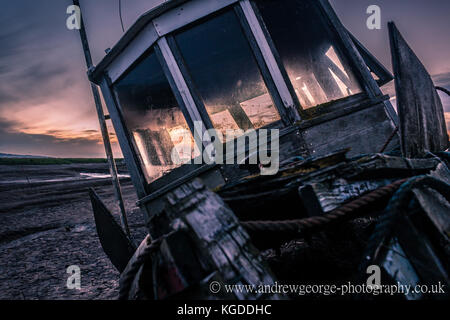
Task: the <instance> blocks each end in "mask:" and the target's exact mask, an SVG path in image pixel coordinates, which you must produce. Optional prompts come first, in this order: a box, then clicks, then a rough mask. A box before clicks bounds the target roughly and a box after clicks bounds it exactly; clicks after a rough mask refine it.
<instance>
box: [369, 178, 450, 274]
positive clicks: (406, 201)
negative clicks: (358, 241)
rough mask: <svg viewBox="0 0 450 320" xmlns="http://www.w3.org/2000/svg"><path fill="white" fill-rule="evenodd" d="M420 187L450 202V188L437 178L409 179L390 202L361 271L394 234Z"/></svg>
mask: <svg viewBox="0 0 450 320" xmlns="http://www.w3.org/2000/svg"><path fill="white" fill-rule="evenodd" d="M419 186H423V187H428V188H431V189H434V190H435V191H438V192H439V193H440V194H442V195H443V196H444V197H445V199H446V200H447V201H448V202H450V186H449V185H448V184H447V183H445V182H443V181H441V180H438V179H436V178H433V177H430V176H418V177H414V178H412V179H409V180H408V181H406V182H405V183H404V184H402V185H401V186H400V188H399V189H398V190H397V192H396V193H395V194H394V195H393V197H392V198H391V200H390V201H389V203H388V205H387V207H386V209H385V212H386V214H384V215H383V216H382V218H381V219H380V222H379V223H378V224H377V225H376V227H375V230H374V232H373V234H372V236H371V237H370V239H369V242H368V243H369V244H368V245H367V249H366V254H365V255H364V257H365V261H364V262H365V263H364V264H363V265H362V266H361V270H365V268H366V266H367V265H369V263H370V261H371V259H372V257H373V256H375V255H376V250H377V248H378V247H379V245H380V243H381V242H382V241H383V240H384V239H386V238H388V237H389V236H390V235H391V234H392V232H393V230H394V226H395V224H396V222H397V220H398V218H399V217H400V216H401V215H402V214H403V213H404V212H409V211H410V210H409V205H410V203H411V200H412V199H413V196H414V193H413V192H412V190H413V189H415V188H417V187H419Z"/></svg>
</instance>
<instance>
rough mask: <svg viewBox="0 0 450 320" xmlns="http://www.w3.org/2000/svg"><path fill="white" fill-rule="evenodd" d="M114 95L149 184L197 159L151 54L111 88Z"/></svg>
mask: <svg viewBox="0 0 450 320" xmlns="http://www.w3.org/2000/svg"><path fill="white" fill-rule="evenodd" d="M114 91H115V93H116V96H117V98H118V100H119V103H120V106H121V109H122V111H123V115H124V118H125V123H126V125H127V128H128V129H129V130H130V132H131V134H132V136H133V138H134V141H135V144H136V146H137V149H138V151H139V155H140V160H141V162H142V166H143V168H144V172H145V174H146V177H147V180H148V182H151V181H153V180H155V179H157V178H159V177H161V176H162V175H164V174H166V173H167V172H169V171H171V170H173V169H175V168H177V167H179V166H181V165H182V164H183V163H186V162H189V161H190V160H191V159H192V158H193V157H194V156H197V155H199V152H198V149H197V148H194V139H193V137H192V134H191V132H190V130H189V126H188V124H187V122H186V120H185V118H184V116H183V113H182V112H181V109H180V108H179V106H178V105H177V101H176V99H175V96H174V94H173V92H172V90H171V87H170V85H169V83H168V81H167V79H166V76H165V74H164V72H163V69H162V67H161V65H160V64H159V61H158V59H157V56H156V54H155V52H154V51H153V50H152V51H151V52H150V53H148V54H147V56H146V57H145V58H144V59H143V60H142V61H140V62H139V63H138V64H137V65H136V66H134V67H133V69H132V70H131V71H130V72H128V73H127V74H126V75H125V76H124V77H123V78H122V79H121V80H119V81H118V82H117V83H116V84H115V85H114Z"/></svg>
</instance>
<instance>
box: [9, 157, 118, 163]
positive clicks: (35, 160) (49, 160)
mask: <svg viewBox="0 0 450 320" xmlns="http://www.w3.org/2000/svg"><path fill="white" fill-rule="evenodd" d="M116 162H119V163H121V162H123V159H116ZM87 163H107V159H105V158H0V165H54V164H87Z"/></svg>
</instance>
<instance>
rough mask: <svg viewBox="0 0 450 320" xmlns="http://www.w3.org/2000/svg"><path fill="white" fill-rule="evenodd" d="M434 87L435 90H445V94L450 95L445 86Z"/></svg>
mask: <svg viewBox="0 0 450 320" xmlns="http://www.w3.org/2000/svg"><path fill="white" fill-rule="evenodd" d="M435 88H436V90H439V91H442V92H445V93H446V94H448V95H449V96H450V91H448V90H447V89H445V88H442V87H435Z"/></svg>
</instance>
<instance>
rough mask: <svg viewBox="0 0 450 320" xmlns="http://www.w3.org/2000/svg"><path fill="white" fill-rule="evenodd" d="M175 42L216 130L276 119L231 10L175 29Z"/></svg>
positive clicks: (249, 126) (245, 127)
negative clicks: (180, 30) (197, 23)
mask: <svg viewBox="0 0 450 320" xmlns="http://www.w3.org/2000/svg"><path fill="white" fill-rule="evenodd" d="M175 42H176V43H177V46H178V48H179V50H180V52H181V55H182V56H183V59H184V61H185V63H186V66H187V68H188V71H189V74H190V76H191V78H192V80H193V82H194V84H195V86H196V89H197V91H198V92H199V93H200V96H201V98H202V99H203V102H204V104H205V107H206V110H207V112H208V114H209V116H210V118H211V121H212V122H213V125H214V127H215V128H216V129H217V130H220V131H221V132H222V133H223V134H225V131H226V130H227V129H242V130H248V129H258V128H261V127H263V126H266V125H268V124H270V123H272V122H275V121H277V120H280V116H279V114H278V112H277V110H276V108H275V106H274V103H273V101H272V98H271V96H270V94H269V93H268V90H267V88H266V85H265V84H264V81H263V78H262V76H261V73H260V71H259V69H258V65H257V63H256V61H255V58H254V57H253V53H252V51H251V48H250V46H249V44H248V43H247V39H246V38H245V36H244V34H243V33H242V30H241V27H240V24H239V21H238V20H237V18H236V16H235V14H234V12H233V11H227V12H225V13H222V14H221V15H219V16H216V17H214V18H212V19H210V20H208V21H206V22H203V23H202V24H199V25H196V26H194V27H191V28H189V29H188V30H185V31H183V32H180V33H178V34H176V35H175Z"/></svg>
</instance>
